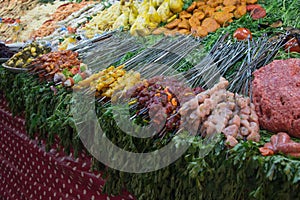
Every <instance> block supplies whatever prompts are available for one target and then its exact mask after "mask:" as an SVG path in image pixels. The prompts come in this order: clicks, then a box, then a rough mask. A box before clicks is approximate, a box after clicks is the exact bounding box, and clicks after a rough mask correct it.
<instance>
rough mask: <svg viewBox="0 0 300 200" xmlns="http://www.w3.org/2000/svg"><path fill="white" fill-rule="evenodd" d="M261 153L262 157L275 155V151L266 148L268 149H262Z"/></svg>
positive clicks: (260, 149)
mask: <svg viewBox="0 0 300 200" xmlns="http://www.w3.org/2000/svg"><path fill="white" fill-rule="evenodd" d="M259 151H260V153H261V155H263V156H271V155H274V151H272V150H271V149H269V148H266V147H260V148H259Z"/></svg>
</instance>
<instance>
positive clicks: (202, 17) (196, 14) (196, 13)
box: [192, 12, 205, 20]
mask: <svg viewBox="0 0 300 200" xmlns="http://www.w3.org/2000/svg"><path fill="white" fill-rule="evenodd" d="M192 17H195V18H197V19H198V20H202V19H204V17H205V14H204V13H203V12H195V13H194V14H193V16H192Z"/></svg>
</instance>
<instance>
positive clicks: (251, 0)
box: [246, 0, 257, 4]
mask: <svg viewBox="0 0 300 200" xmlns="http://www.w3.org/2000/svg"><path fill="white" fill-rule="evenodd" d="M246 2H247V4H254V3H256V2H257V0H247V1H246Z"/></svg>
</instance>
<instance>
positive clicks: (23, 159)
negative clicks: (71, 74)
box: [0, 94, 133, 200]
mask: <svg viewBox="0 0 300 200" xmlns="http://www.w3.org/2000/svg"><path fill="white" fill-rule="evenodd" d="M24 124H25V121H24V119H22V118H20V117H13V116H12V115H11V113H10V112H9V110H8V108H7V105H6V102H5V100H4V99H3V98H2V97H1V94H0V199H13V200H17V199H105V200H106V199H107V200H109V199H110V200H119V199H126V200H127V199H133V196H131V195H130V194H128V193H126V192H124V193H123V195H122V196H118V197H115V196H107V195H104V194H102V192H101V191H102V188H103V185H104V183H105V181H104V180H103V179H102V178H101V177H100V174H99V173H93V172H91V171H90V167H91V157H89V156H87V155H85V154H84V153H82V154H80V155H79V157H78V158H77V159H74V158H73V157H72V155H70V156H66V155H65V154H64V153H63V152H57V151H56V150H55V149H51V151H50V152H46V151H45V147H44V146H43V145H39V144H38V143H37V140H30V139H29V138H28V137H27V135H26V134H25V127H24Z"/></svg>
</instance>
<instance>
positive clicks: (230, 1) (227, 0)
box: [223, 0, 239, 6]
mask: <svg viewBox="0 0 300 200" xmlns="http://www.w3.org/2000/svg"><path fill="white" fill-rule="evenodd" d="M238 3H239V1H238V0H224V1H223V4H224V6H235V5H237V4H238Z"/></svg>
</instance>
